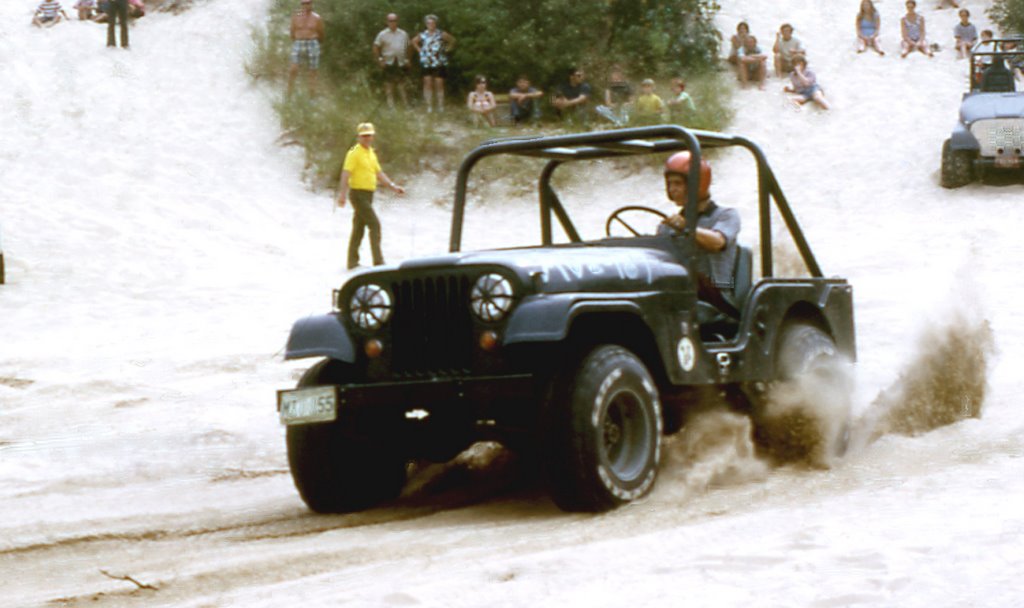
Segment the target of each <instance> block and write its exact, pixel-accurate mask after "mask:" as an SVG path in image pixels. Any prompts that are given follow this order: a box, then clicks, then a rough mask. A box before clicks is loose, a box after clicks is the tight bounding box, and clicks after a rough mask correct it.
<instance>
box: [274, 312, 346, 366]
mask: <svg viewBox="0 0 1024 608" xmlns="http://www.w3.org/2000/svg"><path fill="white" fill-rule="evenodd" d="M307 357H330V358H331V359H337V360H338V361H345V362H346V363H355V360H356V349H355V346H354V345H353V344H352V338H351V337H349V335H348V330H346V329H345V326H344V325H342V324H341V320H340V319H339V318H338V315H336V314H327V315H316V316H309V317H306V318H305V319H300V320H298V321H296V322H295V324H294V325H292V331H291V334H289V336H288V345H287V346H286V347H285V351H284V358H285V359H304V358H307Z"/></svg>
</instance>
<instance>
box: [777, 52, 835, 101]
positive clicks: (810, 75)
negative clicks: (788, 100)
mask: <svg viewBox="0 0 1024 608" xmlns="http://www.w3.org/2000/svg"><path fill="white" fill-rule="evenodd" d="M790 82H791V84H792V86H787V87H786V88H785V89H784V90H785V91H786V92H787V93H796V94H797V95H798V96H799V97H797V98H796V99H794V100H793V101H794V103H796V104H797V105H798V106H802V105H804V104H805V103H807V102H808V101H813V102H814V103H816V104H818V106H820V107H821V109H822V110H827V109H829V105H828V102H827V101H826V100H825V93H824V92H823V91H822V90H821V87H820V86H818V78H817V77H816V76H815V74H814V72H812V71H811V70H810V69H808V67H807V59H806V58H804V57H797V58H795V59H793V73H792V74H791V75H790Z"/></svg>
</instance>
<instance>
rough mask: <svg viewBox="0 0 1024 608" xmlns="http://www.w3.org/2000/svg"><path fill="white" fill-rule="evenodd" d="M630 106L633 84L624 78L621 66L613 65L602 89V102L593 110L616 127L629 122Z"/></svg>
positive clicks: (631, 104)
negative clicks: (606, 84)
mask: <svg viewBox="0 0 1024 608" xmlns="http://www.w3.org/2000/svg"><path fill="white" fill-rule="evenodd" d="M632 106H633V85H632V84H630V83H629V81H628V80H626V76H625V75H624V74H623V72H622V66H619V65H613V66H612V69H611V74H610V75H609V77H608V86H607V87H606V88H605V90H604V104H603V105H599V106H597V107H596V108H594V110H595V111H596V112H597V113H598V114H600V115H601V116H604V117H605V118H607V119H608V120H609V121H611V123H612V124H614V125H615V126H616V127H621V126H623V125H625V124H626V123H628V122H629V113H630V111H631V110H632Z"/></svg>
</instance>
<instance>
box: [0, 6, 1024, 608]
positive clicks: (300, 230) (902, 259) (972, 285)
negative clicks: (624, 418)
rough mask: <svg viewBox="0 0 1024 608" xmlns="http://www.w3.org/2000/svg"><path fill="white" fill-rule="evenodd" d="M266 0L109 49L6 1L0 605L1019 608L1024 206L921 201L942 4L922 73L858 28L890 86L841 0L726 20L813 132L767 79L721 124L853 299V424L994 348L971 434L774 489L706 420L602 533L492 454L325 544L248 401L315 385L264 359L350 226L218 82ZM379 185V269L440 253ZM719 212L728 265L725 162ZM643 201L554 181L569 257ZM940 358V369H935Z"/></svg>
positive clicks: (943, 71)
mask: <svg viewBox="0 0 1024 608" xmlns="http://www.w3.org/2000/svg"><path fill="white" fill-rule="evenodd" d="M267 4H268V3H267V2H265V1H245V0H216V1H210V2H205V3H200V4H199V5H198V6H196V7H195V8H194V9H193V10H191V11H189V12H186V13H185V14H183V15H180V16H176V17H172V16H169V15H165V14H153V15H150V16H147V17H146V18H145V19H143V20H141V21H140V22H139V23H138V24H137V25H136V26H135V27H134V29H133V31H132V36H133V41H132V46H133V49H132V50H131V51H130V52H122V51H120V50H107V49H105V48H103V45H104V42H105V31H104V28H103V27H101V26H97V25H93V24H87V23H78V22H72V23H68V24H62V25H59V26H58V27H55V28H53V29H50V30H45V31H39V30H35V29H33V28H29V27H28V26H27V23H28V20H29V18H30V16H31V3H22V2H18V3H13V2H7V3H4V4H3V5H2V6H0V56H2V57H3V59H2V60H0V231H2V232H0V235H2V239H3V240H2V243H3V247H4V253H5V257H6V260H7V266H8V268H7V270H8V273H7V274H8V284H6V285H2V286H0V604H3V605H4V606H37V605H72V606H74V605H117V606H122V605H123V606H130V605H139V606H155V605H175V606H233V605H238V606H242V605H244V606H281V605H300V604H301V605H306V606H335V605H339V604H343V603H347V604H350V605H357V606H389V605H427V606H480V605H491V606H522V605H525V604H535V605H544V606H547V605H551V606H554V605H559V606H564V605H570V606H576V605H581V606H582V605H587V606H622V605H627V604H628V605H637V606H665V605H697V606H750V605H756V606H816V607H821V608H830V607H839V606H854V605H863V606H901V607H907V606H910V607H914V606H921V607H925V606H927V607H932V606H986V607H992V606H1005V607H1010V606H1019V605H1020V602H1021V600H1020V598H1021V597H1024V583H1022V582H1021V580H1020V577H1019V573H1020V572H1021V571H1024V553H1022V552H1021V551H1020V547H1021V546H1022V544H1024V515H1022V514H1024V474H1022V473H1024V459H1022V455H1024V439H1022V437H1024V422H1022V420H1021V417H1020V416H1019V411H1020V410H1019V404H1018V401H1019V395H1020V394H1021V393H1022V392H1024V382H1022V380H1021V376H1020V374H1019V373H1018V369H1019V364H1020V362H1021V360H1022V357H1021V355H1022V349H1024V346H1022V345H1024V335H1022V334H1024V331H1022V328H1024V322H1022V321H1024V319H1022V318H1021V316H1022V313H1021V312H1020V311H1019V307H1018V306H1017V305H1016V302H1018V301H1019V300H1018V299H1017V298H1020V297H1021V296H1024V287H1022V285H1024V284H1022V282H1021V281H1020V279H1019V276H1018V269H1019V268H1021V267H1022V262H1024V248H1022V245H1021V239H1020V238H1019V237H1018V233H1019V230H1018V226H1021V225H1024V204H1022V203H1024V189H1022V186H1021V185H1020V183H1010V184H1007V185H1002V186H998V185H982V184H974V185H971V186H968V187H965V188H963V189H960V190H956V191H946V190H943V189H941V188H940V187H939V186H938V175H937V171H938V167H939V151H940V147H941V144H942V141H943V139H944V138H945V137H947V136H948V133H949V131H950V129H951V128H952V126H953V124H954V121H955V118H956V109H957V107H958V103H959V99H960V95H961V93H962V91H963V88H964V84H965V66H964V63H963V62H962V61H959V62H958V61H957V60H956V59H955V57H954V53H953V52H952V51H951V50H950V47H951V28H952V25H953V23H954V22H955V19H956V17H955V14H954V12H953V11H952V10H944V11H937V10H935V9H934V7H933V6H932V3H925V2H922V6H921V9H922V11H921V12H922V13H923V14H924V15H925V16H926V18H927V19H928V23H929V30H930V32H931V37H932V38H933V39H934V40H935V41H936V42H939V43H940V44H942V46H943V51H942V52H940V53H939V54H938V55H937V56H936V57H935V58H934V59H928V58H926V57H924V56H922V55H914V56H911V57H909V58H907V59H904V60H901V59H899V57H898V52H897V51H898V45H897V38H898V29H897V19H898V16H899V14H900V13H901V12H902V11H901V9H902V3H900V2H896V0H883V1H880V2H878V3H877V4H878V6H879V8H880V10H881V11H882V18H883V45H884V48H885V49H886V50H887V51H888V55H887V56H886V57H885V58H878V57H876V56H874V55H869V54H865V55H857V54H856V53H855V52H854V44H853V25H852V22H853V15H854V12H855V10H856V4H857V3H856V2H855V1H854V0H843V1H842V2H838V1H836V2H828V3H821V2H807V1H801V0H779V1H778V2H771V3H769V2H759V3H756V4H755V3H745V4H744V5H743V8H742V9H741V8H738V7H734V6H731V5H729V6H725V7H724V8H723V14H722V15H721V25H722V29H723V30H724V31H725V32H727V33H728V32H731V31H732V29H733V27H734V25H735V22H736V21H737V20H739V19H741V18H742V19H746V20H748V21H749V22H750V24H751V26H752V29H753V32H754V33H755V34H756V35H758V36H759V37H760V38H761V39H762V40H763V41H766V42H770V40H771V37H772V32H774V31H775V30H776V29H777V27H778V25H780V24H781V23H782V22H783V21H789V22H791V23H793V24H794V25H795V27H796V34H797V36H799V37H801V38H802V39H803V40H804V41H805V43H806V44H807V46H808V47H809V49H810V57H811V63H812V67H813V68H814V69H815V70H816V71H817V73H818V75H819V77H820V79H821V81H822V82H823V84H824V85H825V87H826V90H827V93H828V96H829V98H830V100H831V101H832V102H833V103H834V109H833V111H831V112H827V113H826V112H821V111H818V110H815V109H813V108H809V107H808V108H804V109H802V110H800V111H796V110H794V109H793V108H792V107H791V106H790V105H789V104H788V103H787V102H786V101H785V98H784V96H783V95H782V93H781V88H782V86H783V81H781V80H777V79H772V80H770V82H769V85H768V87H767V90H766V91H757V90H744V91H739V92H738V94H737V97H736V105H737V118H736V122H735V124H734V125H733V128H732V130H733V131H734V132H736V133H740V134H743V135H746V136H748V137H750V138H752V139H753V140H754V141H757V142H759V143H760V144H761V145H762V146H763V147H764V149H765V151H766V152H767V154H768V158H769V159H770V161H771V162H772V164H773V166H774V168H775V171H776V172H777V174H778V176H779V179H780V182H781V183H782V185H783V188H784V189H785V191H786V193H787V195H788V196H789V198H790V199H791V201H792V203H793V206H794V208H795V209H796V212H797V215H798V217H799V219H800V220H801V222H802V224H803V226H804V228H805V230H806V232H807V234H808V237H809V239H810V241H811V243H812V245H813V246H814V249H815V253H816V254H817V255H818V257H819V260H820V262H821V265H822V266H823V268H824V269H825V272H826V273H827V274H840V275H844V276H847V277H849V278H850V280H851V281H852V282H853V284H854V286H855V297H856V304H857V323H858V342H859V344H858V345H859V357H860V360H859V363H858V381H859V393H858V408H859V412H860V413H861V414H864V415H865V419H866V420H867V419H871V415H872V414H873V413H874V414H877V412H872V408H875V407H877V406H876V405H873V399H874V397H875V395H876V394H877V393H878V392H879V391H880V390H883V389H886V388H889V387H890V386H893V385H894V384H895V385H896V386H897V388H898V387H899V386H900V383H901V382H902V383H903V386H911V383H910V380H909V379H910V375H909V374H908V372H910V371H915V372H920V371H921V370H922V369H923V368H924V369H925V371H930V372H931V374H930V375H928V374H925V377H926V378H927V379H928V380H927V381H928V382H931V383H932V385H937V386H938V389H937V392H934V393H928V396H927V397H926V398H925V400H924V401H925V402H924V403H923V405H921V407H928V405H929V404H928V402H927V401H928V400H929V399H933V398H937V397H934V395H937V394H941V393H942V387H943V386H948V385H949V384H948V382H951V380H952V375H954V374H956V373H957V372H958V370H961V369H962V368H961V367H959V366H957V365H956V363H957V361H956V358H957V355H958V354H964V353H966V354H969V353H972V352H977V350H971V347H972V346H976V345H977V343H978V341H979V340H981V341H983V337H984V336H983V334H984V331H983V329H979V328H983V327H984V326H983V323H984V322H985V321H987V322H988V324H989V326H990V327H991V330H992V332H993V335H994V336H995V342H996V349H997V352H998V356H997V357H996V358H994V359H992V360H991V361H988V364H989V365H988V367H987V368H985V369H984V370H982V371H983V372H985V373H988V379H987V380H988V388H989V390H988V393H987V396H986V397H985V404H984V413H983V416H982V417H981V418H980V419H971V420H967V421H963V422H959V423H957V424H954V425H951V426H947V427H943V428H940V429H937V430H934V431H932V432H930V433H926V434H923V435H920V436H917V437H913V438H910V437H903V436H898V435H892V434H889V435H884V436H882V438H881V439H879V440H878V441H875V442H874V443H870V444H865V445H860V446H858V449H857V450H856V451H855V452H854V453H853V454H852V455H851V456H850V458H849V459H848V460H847V461H845V462H843V463H842V464H840V465H839V466H837V467H836V468H834V469H832V470H830V471H803V470H788V469H784V470H766V468H765V467H764V466H763V465H761V464H760V463H757V462H756V461H754V460H753V459H752V458H751V457H750V456H749V454H748V453H747V451H746V450H745V447H746V446H745V445H744V437H743V435H742V421H736V420H733V419H724V420H716V421H709V422H710V423H712V424H711V426H710V427H709V428H713V429H718V430H716V431H714V433H713V435H712V437H714V436H718V437H719V439H718V440H717V441H711V442H710V443H707V444H706V447H705V448H704V449H703V450H702V451H699V452H698V453H696V454H694V453H692V452H688V451H687V445H686V444H685V443H684V442H683V441H682V440H677V441H675V442H673V443H672V448H671V451H670V454H669V457H668V458H667V462H666V464H665V466H664V468H663V470H662V477H661V479H660V482H659V485H658V487H657V489H656V491H655V492H654V493H653V494H652V496H650V497H649V498H647V499H645V500H644V501H642V502H640V503H638V504H635V505H632V506H630V507H628V508H625V509H621V510H619V511H616V512H613V513H610V514H606V515H602V516H596V517H595V516H579V515H566V514H563V513H560V512H559V511H557V510H556V509H555V508H554V507H553V506H552V505H551V504H550V502H549V501H548V500H547V499H546V498H544V497H543V496H540V495H538V493H537V492H536V491H535V490H533V489H530V488H526V489H516V488H515V487H512V486H508V485H507V479H505V477H507V476H508V475H509V474H510V472H509V470H508V469H507V467H505V466H504V465H503V464H501V463H496V462H488V461H487V460H486V459H484V464H483V466H484V469H485V472H484V474H482V475H477V476H474V475H470V476H469V479H470V481H468V482H465V485H464V487H461V488H457V489H456V490H454V491H447V492H442V493H441V494H440V495H439V496H436V497H433V498H431V497H427V498H426V499H421V500H411V501H409V502H408V503H406V504H401V505H397V506H388V507H384V508H381V509H377V510H373V511H369V512H366V513H362V514H356V515H350V516H337V517H318V516H313V515H310V514H309V513H308V512H307V511H306V510H305V508H304V506H303V505H302V503H301V501H300V499H299V498H298V496H297V494H296V493H295V491H294V489H293V487H292V485H291V481H290V479H289V477H288V475H287V462H286V458H285V454H284V446H283V440H282V435H283V432H282V430H281V428H280V427H279V426H278V424H277V421H276V417H275V412H274V391H275V390H276V389H279V388H285V387H288V386H290V385H292V384H293V383H294V381H295V377H296V373H297V371H298V370H300V369H301V368H302V367H304V366H305V365H306V364H307V363H308V362H303V363H300V364H290V363H289V364H286V363H284V362H282V361H281V360H280V349H281V348H282V346H283V343H284V340H285V337H286V336H287V331H288V329H289V327H290V324H291V322H292V321H293V320H294V319H296V318H299V317H301V316H303V315H305V314H308V313H314V312H322V311H324V310H326V309H327V307H328V305H329V296H330V290H331V288H333V287H336V286H337V285H338V284H339V283H340V282H341V280H342V278H343V276H342V266H343V256H342V252H343V249H344V246H345V241H346V239H347V234H348V226H347V223H348V221H349V213H348V210H342V211H332V209H331V201H330V196H329V194H328V193H316V192H311V191H309V190H308V189H307V188H306V187H305V186H304V185H303V184H302V182H301V174H302V159H301V158H300V157H299V155H298V153H297V152H296V151H295V150H294V149H290V148H289V149H281V148H279V147H277V146H275V144H274V141H275V139H276V137H277V135H278V128H277V126H276V122H275V118H274V116H273V112H272V110H271V109H270V104H269V99H268V93H267V92H266V91H262V90H260V89H258V88H256V87H254V86H253V85H252V84H251V83H250V82H249V81H248V79H247V77H246V76H245V74H244V72H243V70H242V67H241V66H242V64H243V62H244V60H245V57H246V54H247V53H248V52H249V51H248V49H249V48H250V35H249V32H250V28H251V27H260V26H261V25H262V24H263V23H264V18H265V17H264V16H265V11H266V7H267ZM727 4H728V3H727ZM985 6H987V3H985V2H977V1H974V2H971V3H970V8H971V9H972V11H973V12H974V13H975V22H976V23H977V24H978V25H979V26H981V25H985V21H984V15H983V10H982V9H983V8H984V7H985ZM382 137H386V134H382ZM395 177H398V178H399V179H400V180H401V181H408V182H409V185H410V194H409V196H408V197H406V198H405V199H396V198H393V197H388V196H382V197H381V200H380V208H381V212H382V216H383V221H384V226H385V251H386V253H387V255H388V256H389V259H391V260H398V259H402V258H406V257H409V256H412V255H415V254H417V253H423V252H431V251H441V250H443V249H444V247H445V246H446V243H447V229H448V223H447V222H448V215H447V209H446V208H445V207H444V206H443V205H437V204H436V203H435V201H436V200H438V199H439V198H443V197H444V196H445V195H446V194H447V192H446V190H445V188H447V187H448V186H445V187H442V188H438V186H437V185H436V184H435V183H432V180H431V179H430V178H426V177H424V178H419V179H412V180H402V177H404V176H395ZM593 181H599V180H593ZM715 184H716V185H715V193H716V197H717V198H718V199H719V200H720V201H722V202H727V203H729V204H734V205H736V206H737V207H739V208H740V210H741V212H742V214H743V217H744V220H745V222H746V229H745V230H746V232H745V235H746V237H745V238H747V239H748V240H750V241H751V242H752V241H753V239H754V236H753V235H754V233H753V230H754V228H753V227H754V226H755V225H756V221H755V217H756V216H755V200H754V198H753V196H752V194H751V184H752V177H751V174H750V169H749V165H748V164H745V163H744V159H742V158H740V156H739V155H727V156H724V157H721V158H719V159H717V160H716V182H715ZM660 189H661V185H660V177H659V172H658V168H657V167H654V166H652V168H651V171H650V172H649V173H648V174H643V175H635V176H628V177H621V178H620V179H619V180H618V183H616V184H613V185H611V186H609V185H608V184H606V183H602V184H601V185H600V186H591V185H589V183H588V182H587V180H585V179H577V180H575V181H570V184H569V187H568V190H569V198H570V199H571V201H572V202H578V203H581V204H579V205H578V207H579V210H580V213H581V216H580V217H581V218H582V220H581V221H580V223H581V225H582V224H588V225H590V226H589V227H590V228H591V232H592V233H593V232H594V231H595V230H600V229H601V227H602V226H603V218H604V216H605V214H606V213H607V211H608V210H610V209H613V208H615V207H616V206H617V205H618V204H620V203H625V202H632V203H636V202H644V203H647V204H653V205H660V206H665V203H664V201H663V196H662V195H661V193H660ZM484 190H485V195H486V196H485V197H483V198H484V201H485V202H484V204H482V205H480V207H482V208H477V209H474V210H473V212H471V214H470V215H471V217H470V218H469V220H468V221H469V222H470V223H471V226H481V227H482V226H485V225H490V226H494V225H498V226H502V227H508V228H507V229H506V230H505V232H506V233H507V234H505V236H506V237H508V238H513V239H515V238H520V235H524V236H525V235H528V234H529V235H532V234H535V227H534V225H533V222H534V221H535V220H534V218H535V215H533V213H532V212H531V213H530V214H528V215H524V213H525V209H527V208H528V206H529V203H527V202H507V203H505V204H498V202H497V200H496V198H495V197H498V196H500V194H498V193H495V192H486V189H484ZM637 192H649V193H650V195H649V196H637V194H636V193H637ZM513 226H515V228H513ZM473 232H474V231H473V230H470V231H468V233H470V234H472V233H473ZM476 232H477V233H479V232H481V230H476ZM937 342H938V343H942V344H953V345H954V348H953V349H952V351H951V352H952V353H953V355H952V356H951V357H948V358H946V359H944V360H942V361H940V362H936V361H935V358H934V357H929V355H930V354H934V353H935V352H936V351H941V352H946V351H943V350H942V349H941V348H937V347H936V344H937ZM964 345H966V346H964ZM980 350H981V351H984V348H980ZM965 356H966V355H965ZM929 366H930V367H929ZM972 369H973V368H972ZM979 373H981V372H979ZM913 386H919V384H915V385H913ZM889 394H890V395H893V394H900V395H902V396H901V397H900V399H901V400H903V401H904V402H908V403H909V402H911V401H913V400H912V399H911V398H910V397H909V396H907V395H905V394H901V393H898V391H896V392H890V393H889ZM947 397H948V395H947ZM955 397H956V396H954V398H955ZM914 403H918V401H914ZM879 428H881V427H879ZM709 432H710V431H709ZM705 439H707V438H705ZM503 484H506V485H503ZM103 572H106V573H107V574H104V573H103ZM121 576H131V577H132V578H133V579H134V580H135V581H138V583H139V584H145V585H150V586H153V587H155V588H156V589H144V588H138V585H137V584H136V583H134V582H132V581H131V580H127V579H119V578H117V577H121Z"/></svg>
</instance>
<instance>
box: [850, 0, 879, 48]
mask: <svg viewBox="0 0 1024 608" xmlns="http://www.w3.org/2000/svg"><path fill="white" fill-rule="evenodd" d="M881 25H882V19H881V17H879V15H878V11H877V10H876V9H875V4H874V3H873V2H872V1H871V0H863V1H862V2H861V3H860V11H858V12H857V20H856V26H857V42H858V44H859V47H858V48H857V52H858V53H863V52H864V51H866V50H868V47H871V48H872V49H874V50H875V52H876V53H878V54H879V56H882V55H885V51H883V50H882V49H881V48H879V46H878V31H879V29H880V28H881Z"/></svg>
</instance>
